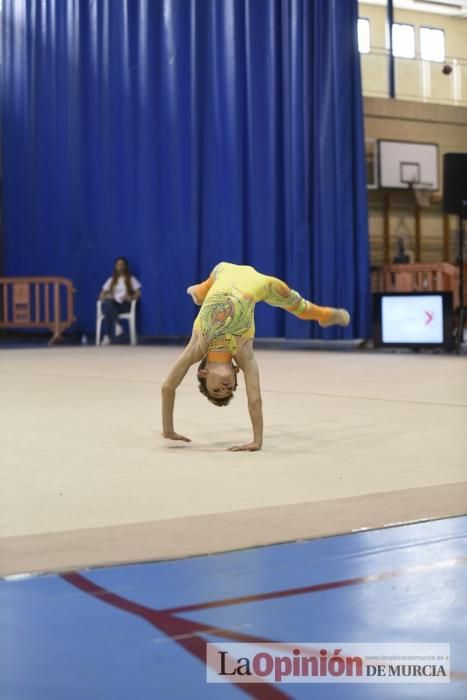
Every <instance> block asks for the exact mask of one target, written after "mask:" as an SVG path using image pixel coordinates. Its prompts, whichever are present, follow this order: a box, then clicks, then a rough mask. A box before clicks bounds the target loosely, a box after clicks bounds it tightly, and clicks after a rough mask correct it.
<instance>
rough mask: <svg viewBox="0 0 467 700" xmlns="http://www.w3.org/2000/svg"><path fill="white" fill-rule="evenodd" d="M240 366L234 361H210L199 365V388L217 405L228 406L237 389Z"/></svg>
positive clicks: (205, 359)
mask: <svg viewBox="0 0 467 700" xmlns="http://www.w3.org/2000/svg"><path fill="white" fill-rule="evenodd" d="M238 371H239V369H238V367H237V366H236V365H234V363H233V362H208V360H207V357H205V358H204V359H203V360H202V361H201V362H200V364H199V367H198V384H199V390H200V392H201V393H202V394H203V396H205V397H206V398H207V400H208V401H210V402H211V403H213V404H214V405H215V406H228V404H229V403H230V401H231V400H232V397H233V395H234V392H235V391H236V389H237V374H238Z"/></svg>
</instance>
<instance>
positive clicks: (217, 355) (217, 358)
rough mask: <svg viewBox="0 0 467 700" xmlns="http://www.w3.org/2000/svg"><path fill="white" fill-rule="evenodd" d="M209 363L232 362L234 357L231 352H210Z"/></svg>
mask: <svg viewBox="0 0 467 700" xmlns="http://www.w3.org/2000/svg"><path fill="white" fill-rule="evenodd" d="M207 359H208V362H231V361H232V355H231V354H230V352H221V351H217V350H210V351H209V352H208V356H207Z"/></svg>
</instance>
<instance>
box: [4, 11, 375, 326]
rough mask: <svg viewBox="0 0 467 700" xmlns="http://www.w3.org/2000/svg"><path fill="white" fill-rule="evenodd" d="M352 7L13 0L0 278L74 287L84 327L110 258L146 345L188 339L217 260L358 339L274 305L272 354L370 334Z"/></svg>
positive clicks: (7, 28) (264, 315) (262, 312)
mask: <svg viewBox="0 0 467 700" xmlns="http://www.w3.org/2000/svg"><path fill="white" fill-rule="evenodd" d="M356 25H357V0H345V2H342V1H341V0H3V27H2V32H3V39H2V43H3V60H2V92H3V95H2V99H3V104H2V132H3V134H2V139H3V179H4V192H3V193H4V228H5V234H4V237H5V241H4V248H5V249H4V260H5V268H4V273H7V274H11V275H20V274H21V275H23V274H24V275H30V274H41V275H42V274H44V275H45V274H48V275H64V276H67V277H70V278H72V279H73V280H74V282H75V285H76V287H77V290H78V292H77V299H76V302H77V304H76V306H77V315H78V319H79V323H80V325H81V327H82V328H84V329H88V330H90V329H91V328H92V327H93V323H94V313H95V303H94V302H95V298H96V295H97V294H98V292H99V289H100V286H101V284H102V283H103V281H104V280H105V279H106V277H107V276H108V275H109V274H110V272H111V268H112V266H113V259H114V258H115V257H116V256H118V255H126V256H127V257H128V258H129V259H130V262H131V263H132V267H133V270H134V273H135V274H136V275H137V276H138V277H139V278H140V279H141V281H142V284H143V303H142V308H141V324H140V330H141V332H142V333H145V334H149V335H155V334H157V335H185V334H188V333H189V332H190V327H191V324H192V321H193V318H194V314H195V308H194V307H193V305H192V303H191V300H190V298H189V297H187V296H186V294H185V289H186V287H187V286H188V285H190V284H193V283H195V282H197V281H200V280H201V279H204V278H206V277H207V276H208V274H209V272H210V270H211V268H212V267H213V266H214V265H215V264H216V263H217V262H218V261H221V260H227V261H231V262H235V263H243V264H250V265H254V266H255V267H257V268H258V269H259V270H261V271H263V272H266V273H269V274H273V275H275V276H277V277H282V278H284V279H285V280H286V281H287V282H288V283H289V284H290V285H291V286H292V287H293V288H295V289H297V290H299V291H300V292H301V293H302V294H303V295H304V296H306V297H308V298H310V299H312V300H313V301H314V302H316V303H318V304H324V305H333V306H346V307H347V308H348V309H349V310H350V312H351V314H352V316H353V322H352V325H351V326H350V327H349V328H348V329H346V330H341V329H329V330H325V331H323V330H322V329H320V327H319V326H318V324H312V323H304V322H300V321H298V320H297V319H295V318H294V317H292V316H290V315H287V314H285V313H284V312H280V311H278V310H275V309H271V308H268V307H266V306H265V305H264V304H262V305H259V306H258V308H257V312H256V316H257V333H258V335H261V336H270V337H273V336H286V337H298V338H310V337H326V338H339V337H345V338H350V337H359V336H364V335H366V334H367V332H368V323H369V262H368V230H367V202H366V189H365V161H364V147H363V124H362V98H361V85H360V63H359V54H358V49H357V38H356V37H357V34H356Z"/></svg>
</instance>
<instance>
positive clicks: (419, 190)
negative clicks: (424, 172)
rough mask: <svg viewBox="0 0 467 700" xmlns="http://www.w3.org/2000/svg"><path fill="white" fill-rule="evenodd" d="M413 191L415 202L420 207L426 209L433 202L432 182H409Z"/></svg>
mask: <svg viewBox="0 0 467 700" xmlns="http://www.w3.org/2000/svg"><path fill="white" fill-rule="evenodd" d="M409 187H410V189H411V190H412V192H413V195H414V198H415V203H416V205H417V206H418V207H420V209H425V208H426V207H429V206H430V204H431V192H432V189H431V188H432V184H431V182H411V183H410V184H409Z"/></svg>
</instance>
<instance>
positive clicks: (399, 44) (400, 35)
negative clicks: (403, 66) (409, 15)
mask: <svg viewBox="0 0 467 700" xmlns="http://www.w3.org/2000/svg"><path fill="white" fill-rule="evenodd" d="M392 55H393V56H397V57H398V58H415V29H414V28H413V25H412V24H397V23H396V22H395V23H394V24H393V25H392Z"/></svg>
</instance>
